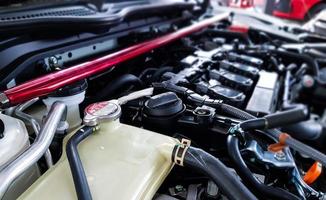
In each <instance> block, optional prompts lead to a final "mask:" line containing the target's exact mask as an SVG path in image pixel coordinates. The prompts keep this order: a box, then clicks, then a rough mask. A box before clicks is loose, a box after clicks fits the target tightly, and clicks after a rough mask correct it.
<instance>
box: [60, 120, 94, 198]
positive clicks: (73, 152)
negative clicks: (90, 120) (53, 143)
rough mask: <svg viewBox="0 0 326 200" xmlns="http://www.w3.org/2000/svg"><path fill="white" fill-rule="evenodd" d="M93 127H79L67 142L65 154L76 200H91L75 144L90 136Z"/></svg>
mask: <svg viewBox="0 0 326 200" xmlns="http://www.w3.org/2000/svg"><path fill="white" fill-rule="evenodd" d="M93 131H94V127H90V126H85V127H83V128H81V129H79V130H78V131H77V132H76V133H75V134H74V135H73V136H72V137H71V138H70V139H69V140H68V142H67V146H66V154H67V158H68V162H69V166H70V171H71V174H72V178H73V181H74V185H75V190H76V194H77V197H78V200H91V199H92V195H91V191H90V189H89V185H88V182H87V178H86V174H85V171H84V168H83V164H82V162H81V160H80V157H79V154H78V149H77V146H78V144H79V143H80V142H81V141H83V140H84V139H85V138H87V137H88V136H90V135H91V134H92V133H93Z"/></svg>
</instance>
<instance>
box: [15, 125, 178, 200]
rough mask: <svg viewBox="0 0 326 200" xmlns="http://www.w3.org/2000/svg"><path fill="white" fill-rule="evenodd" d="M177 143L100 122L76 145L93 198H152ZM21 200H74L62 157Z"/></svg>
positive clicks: (74, 195) (169, 165)
mask: <svg viewBox="0 0 326 200" xmlns="http://www.w3.org/2000/svg"><path fill="white" fill-rule="evenodd" d="M66 141H67V138H66ZM176 144H177V141H176V140H175V139H173V138H171V137H168V136H164V135H160V134H158V133H154V132H150V131H147V130H144V129H140V128H136V127H132V126H128V125H125V124H121V123H120V122H119V121H118V120H115V121H111V122H104V123H101V124H100V129H99V130H98V131H97V132H95V133H94V134H93V135H91V136H89V137H88V138H86V139H85V140H84V141H83V142H82V143H80V144H79V146H78V150H79V154H80V157H81V160H82V163H83V166H84V169H85V173H86V176H87V179H88V183H89V186H90V190H91V193H92V197H93V199H95V200H96V199H112V200H134V199H152V197H153V195H154V194H155V192H156V191H157V189H158V188H159V187H160V185H161V184H162V182H163V181H164V179H165V178H166V176H167V175H168V174H169V172H170V170H171V169H172V167H173V163H172V162H171V155H172V151H173V148H174V146H175V145H176ZM19 199H27V200H36V199H47V200H49V199H53V200H58V199H65V200H69V199H77V196H76V192H75V188H74V184H73V179H72V175H71V172H70V168H69V164H68V161H67V158H66V155H65V152H64V153H63V156H62V158H61V159H60V161H59V162H58V163H57V164H56V165H55V166H54V167H53V168H51V169H50V170H49V171H48V172H46V173H45V174H44V175H43V176H42V177H41V178H39V179H38V180H37V181H36V182H35V183H34V184H33V185H32V186H31V187H30V188H29V189H28V190H27V191H26V192H25V193H24V194H23V195H22V196H20V198H19Z"/></svg>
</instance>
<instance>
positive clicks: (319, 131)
mask: <svg viewBox="0 0 326 200" xmlns="http://www.w3.org/2000/svg"><path fill="white" fill-rule="evenodd" d="M282 131H284V132H285V133H289V134H290V135H291V136H293V137H295V138H297V139H299V140H306V141H316V140H318V139H320V137H321V136H323V135H325V134H326V133H325V130H324V128H323V126H322V125H321V124H320V123H318V122H315V121H304V122H300V123H296V124H293V125H289V126H285V127H283V128H282Z"/></svg>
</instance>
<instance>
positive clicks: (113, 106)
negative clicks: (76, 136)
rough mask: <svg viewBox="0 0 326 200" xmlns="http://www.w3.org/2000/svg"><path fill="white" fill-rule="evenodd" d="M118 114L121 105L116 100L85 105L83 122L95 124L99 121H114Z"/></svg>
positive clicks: (87, 124) (90, 124)
mask: <svg viewBox="0 0 326 200" xmlns="http://www.w3.org/2000/svg"><path fill="white" fill-rule="evenodd" d="M120 115H121V107H120V105H119V104H118V101H103V102H98V103H94V104H91V105H89V106H87V107H86V109H85V117H84V120H83V122H84V124H85V125H86V126H96V125H98V124H99V123H100V122H108V121H114V120H116V119H118V118H119V117H120Z"/></svg>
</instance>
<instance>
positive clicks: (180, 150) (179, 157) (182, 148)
mask: <svg viewBox="0 0 326 200" xmlns="http://www.w3.org/2000/svg"><path fill="white" fill-rule="evenodd" d="M190 144H191V141H190V140H188V139H184V138H182V139H181V142H180V144H178V145H176V150H175V153H174V157H173V162H174V163H175V164H177V165H180V166H183V161H184V158H185V155H186V152H187V149H188V148H189V147H190Z"/></svg>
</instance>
